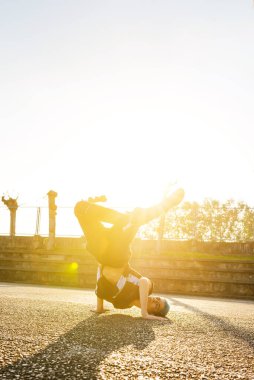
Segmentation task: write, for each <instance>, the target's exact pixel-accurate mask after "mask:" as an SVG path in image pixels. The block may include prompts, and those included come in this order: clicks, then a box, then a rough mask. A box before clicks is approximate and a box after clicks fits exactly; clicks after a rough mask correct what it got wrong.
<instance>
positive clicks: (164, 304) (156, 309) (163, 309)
mask: <svg viewBox="0 0 254 380" xmlns="http://www.w3.org/2000/svg"><path fill="white" fill-rule="evenodd" d="M169 309H170V306H169V303H168V301H167V300H166V299H165V298H163V297H154V296H149V297H148V304H147V311H148V313H149V314H153V315H158V316H161V317H165V316H166V315H167V313H168V312H169Z"/></svg>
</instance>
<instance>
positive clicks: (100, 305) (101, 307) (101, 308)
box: [96, 297, 105, 314]
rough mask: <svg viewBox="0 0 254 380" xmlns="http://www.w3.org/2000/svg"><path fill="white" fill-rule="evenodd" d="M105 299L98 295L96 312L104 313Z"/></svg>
mask: <svg viewBox="0 0 254 380" xmlns="http://www.w3.org/2000/svg"><path fill="white" fill-rule="evenodd" d="M103 301H104V300H103V299H102V298H99V297H97V307H96V312H97V313H99V314H101V313H104V311H105V310H104V304H103Z"/></svg>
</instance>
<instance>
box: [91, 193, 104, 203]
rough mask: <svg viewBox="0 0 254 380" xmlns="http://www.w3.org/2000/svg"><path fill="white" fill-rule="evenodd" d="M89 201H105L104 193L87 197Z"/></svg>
mask: <svg viewBox="0 0 254 380" xmlns="http://www.w3.org/2000/svg"><path fill="white" fill-rule="evenodd" d="M87 201H88V202H89V203H99V202H107V197H106V196H105V195H100V196H98V197H93V198H92V197H89V198H88V200H87Z"/></svg>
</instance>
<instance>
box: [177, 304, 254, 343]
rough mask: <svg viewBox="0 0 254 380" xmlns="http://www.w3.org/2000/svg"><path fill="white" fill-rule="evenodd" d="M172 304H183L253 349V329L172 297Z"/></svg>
mask: <svg viewBox="0 0 254 380" xmlns="http://www.w3.org/2000/svg"><path fill="white" fill-rule="evenodd" d="M170 300H171V301H172V303H173V304H175V305H178V306H183V307H184V308H185V309H187V310H190V311H193V312H194V313H196V314H199V315H200V316H201V317H203V318H205V319H207V320H209V321H210V322H212V323H213V324H215V325H216V326H217V327H218V328H220V329H222V330H223V331H224V332H227V333H229V334H230V335H231V336H233V337H235V338H237V339H241V340H243V341H244V342H245V343H247V344H248V345H249V346H250V347H251V348H252V349H254V335H253V331H248V330H247V329H245V328H243V327H239V326H235V325H233V324H232V323H230V322H227V321H225V320H223V319H222V318H220V317H218V316H216V315H213V314H209V313H207V312H205V311H202V310H200V309H198V308H197V307H195V306H190V305H188V304H186V303H184V302H181V301H177V300H175V299H174V298H170Z"/></svg>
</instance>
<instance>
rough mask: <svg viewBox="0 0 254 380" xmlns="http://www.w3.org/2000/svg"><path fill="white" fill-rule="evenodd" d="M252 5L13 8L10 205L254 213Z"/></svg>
mask: <svg viewBox="0 0 254 380" xmlns="http://www.w3.org/2000/svg"><path fill="white" fill-rule="evenodd" d="M253 21H254V7H253V3H252V2H251V1H250V0H241V1H239V0H210V1H208V0H207V1H204V0H202V1H201V0H182V1H179V0H174V1H173V0H158V1H155V0H138V1H137V0H135V1H133V0H128V1H127V0H125V1H122V0H115V1H112V0H109V1H105V0H101V1H98V0H93V1H88V0H68V1H67V0H61V1H60V0H59V1H57V0H55V1H52V0H43V1H34V0H30V1H29V0H23V1H22V0H16V1H15V0H2V1H1V2H0V46H1V49H0V68H1V70H0V107H1V111H0V128H1V135H0V163H1V176H0V193H1V194H3V193H5V192H7V191H9V192H10V193H11V194H13V195H15V194H19V199H20V203H21V204H24V205H39V204H41V203H43V202H45V199H44V200H43V197H44V196H45V194H46V193H47V191H48V190H50V189H53V190H55V191H57V192H58V194H59V195H58V198H57V203H58V204H59V205H65V206H72V205H74V204H75V202H76V201H77V200H79V199H81V198H82V197H83V198H86V197H88V196H91V195H92V196H93V195H101V194H106V195H107V196H108V199H109V201H110V202H111V204H113V205H116V206H119V207H123V208H126V207H127V208H128V207H135V206H138V205H141V206H142V205H149V204H150V203H153V202H154V201H157V200H158V199H160V197H161V195H162V193H163V190H164V188H165V186H166V185H167V183H168V182H171V181H175V180H176V179H177V180H178V181H179V184H181V185H183V186H184V188H185V190H186V200H196V201H202V200H203V199H204V198H207V197H208V198H216V199H219V200H222V201H223V200H226V199H229V198H234V199H236V200H243V201H245V202H247V203H248V204H250V205H251V206H254V150H253V141H254V131H253V126H254V113H253V108H254V107H253V100H254V99H253V91H254V43H253V41H254V22H253Z"/></svg>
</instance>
